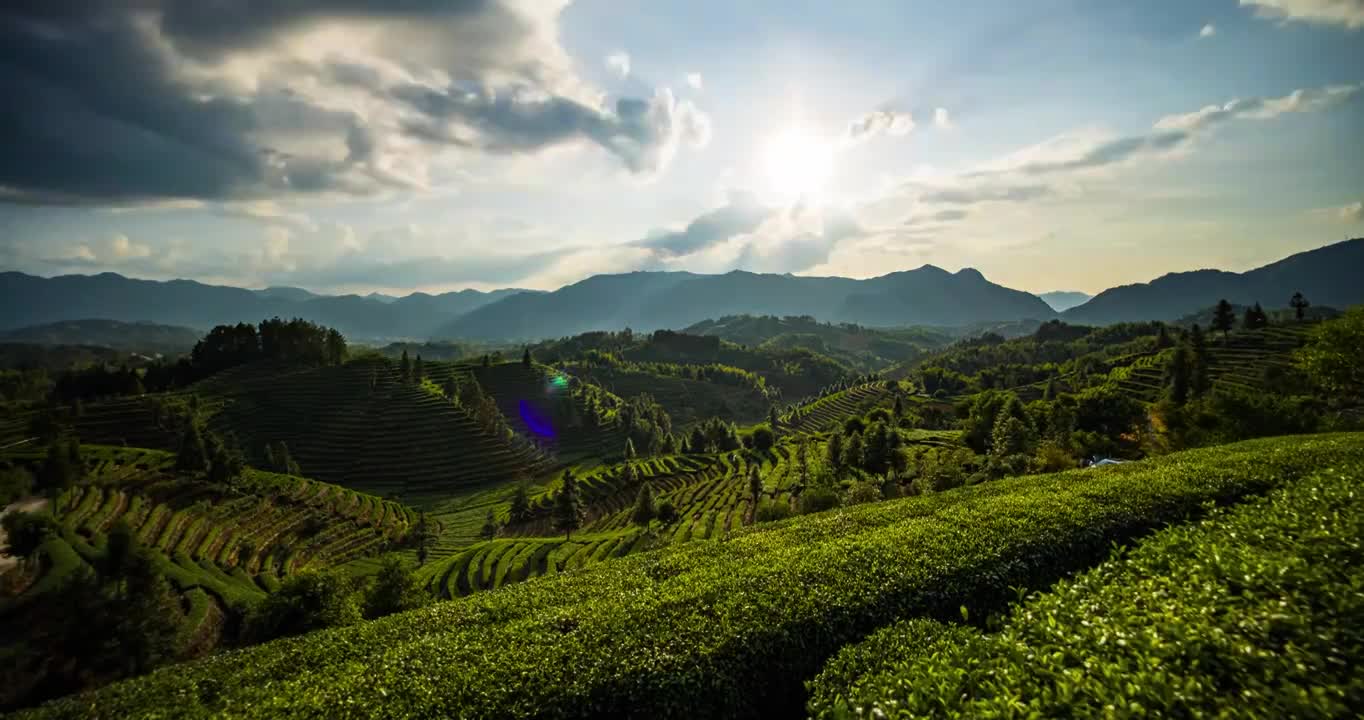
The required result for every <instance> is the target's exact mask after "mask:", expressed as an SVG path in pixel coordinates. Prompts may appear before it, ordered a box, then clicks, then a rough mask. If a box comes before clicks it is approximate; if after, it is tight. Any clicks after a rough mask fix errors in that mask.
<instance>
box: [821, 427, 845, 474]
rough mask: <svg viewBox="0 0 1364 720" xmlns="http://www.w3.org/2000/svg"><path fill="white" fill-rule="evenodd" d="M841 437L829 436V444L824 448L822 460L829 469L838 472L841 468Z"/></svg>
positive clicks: (835, 434) (840, 434) (839, 435)
mask: <svg viewBox="0 0 1364 720" xmlns="http://www.w3.org/2000/svg"><path fill="white" fill-rule="evenodd" d="M843 455H844V453H843V435H842V433H834V434H833V435H830V436H829V444H828V445H826V446H825V447H824V458H825V460H826V461H827V462H828V463H829V467H831V468H833V469H834V470H838V469H840V468H842V467H843Z"/></svg>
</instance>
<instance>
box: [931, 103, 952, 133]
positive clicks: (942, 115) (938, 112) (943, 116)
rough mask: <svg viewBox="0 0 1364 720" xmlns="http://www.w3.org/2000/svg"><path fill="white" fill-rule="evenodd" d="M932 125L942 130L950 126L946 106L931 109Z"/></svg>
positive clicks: (950, 120)
mask: <svg viewBox="0 0 1364 720" xmlns="http://www.w3.org/2000/svg"><path fill="white" fill-rule="evenodd" d="M933 126H934V127H936V128H941V129H943V130H949V129H951V128H952V118H951V117H950V116H948V114H947V108H937V109H935V110H934V111H933Z"/></svg>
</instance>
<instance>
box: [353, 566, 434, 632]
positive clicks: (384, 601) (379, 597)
mask: <svg viewBox="0 0 1364 720" xmlns="http://www.w3.org/2000/svg"><path fill="white" fill-rule="evenodd" d="M430 602H431V595H430V594H429V593H427V592H426V590H425V588H423V587H422V581H421V579H420V578H418V577H417V576H416V575H415V574H414V573H413V572H412V569H411V568H410V567H408V566H407V564H406V563H405V562H403V559H402V558H401V557H399V556H397V555H389V556H386V557H385V558H384V559H383V563H382V564H381V565H380V566H379V572H378V573H377V574H376V575H375V576H374V579H373V580H372V581H371V584H370V586H369V589H368V591H367V592H366V593H365V608H364V615H365V617H366V618H367V619H370V620H372V619H374V618H380V617H384V616H386V615H392V614H393V613H399V612H406V611H408V610H416V609H417V608H420V607H423V606H425V605H427V604H428V603H430Z"/></svg>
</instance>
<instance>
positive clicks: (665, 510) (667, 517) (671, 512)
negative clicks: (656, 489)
mask: <svg viewBox="0 0 1364 720" xmlns="http://www.w3.org/2000/svg"><path fill="white" fill-rule="evenodd" d="M657 517H658V521H659V522H661V523H663V524H664V525H668V524H670V523H672V522H673V521H675V520H677V508H676V507H674V506H673V501H672V500H669V499H668V498H663V499H662V500H660V501H659V502H658V514H657Z"/></svg>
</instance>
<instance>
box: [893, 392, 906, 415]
mask: <svg viewBox="0 0 1364 720" xmlns="http://www.w3.org/2000/svg"><path fill="white" fill-rule="evenodd" d="M890 414H891V416H892V417H894V418H895V419H896V420H899V419H900V418H902V417H904V415H905V403H904V400H903V399H902V398H901V397H900V394H899V393H896V394H895V405H894V407H892V408H891V410H890Z"/></svg>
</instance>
